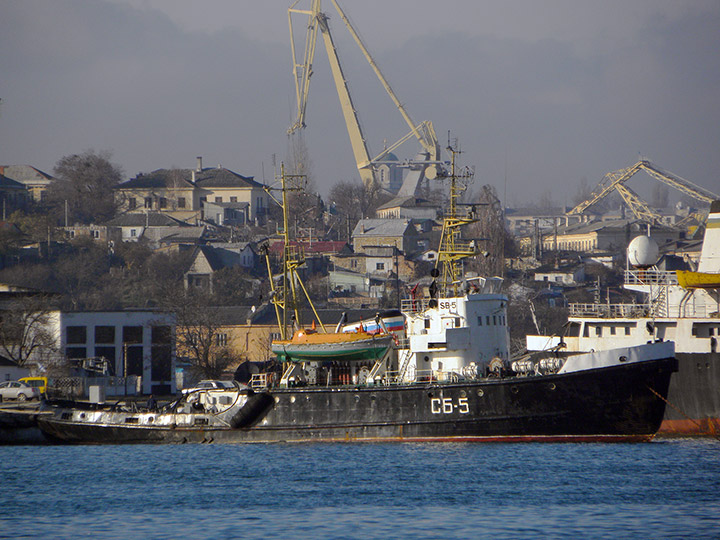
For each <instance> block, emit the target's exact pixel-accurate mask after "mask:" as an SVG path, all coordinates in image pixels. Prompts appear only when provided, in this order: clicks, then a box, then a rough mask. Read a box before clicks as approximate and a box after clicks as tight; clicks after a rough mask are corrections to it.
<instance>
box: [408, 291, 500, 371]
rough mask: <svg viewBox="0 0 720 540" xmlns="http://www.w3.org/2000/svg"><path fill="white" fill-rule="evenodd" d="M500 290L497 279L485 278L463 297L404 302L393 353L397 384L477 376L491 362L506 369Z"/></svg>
mask: <svg viewBox="0 0 720 540" xmlns="http://www.w3.org/2000/svg"><path fill="white" fill-rule="evenodd" d="M501 286H502V279H501V278H487V279H481V280H480V281H479V282H478V287H477V289H476V290H473V291H472V292H468V293H467V294H464V295H462V296H456V297H439V298H437V299H432V300H429V299H422V300H403V306H402V307H403V309H402V311H403V314H404V315H405V320H406V324H407V339H406V340H404V341H403V342H402V343H401V346H400V347H399V348H398V367H399V379H400V380H404V381H413V380H418V379H424V378H427V379H438V380H447V379H449V378H460V377H476V376H477V375H478V374H482V372H483V370H484V369H485V368H486V367H487V366H488V365H489V364H490V362H491V361H492V360H493V359H495V358H497V359H499V360H500V361H502V363H503V364H505V363H506V362H507V360H508V358H509V356H508V355H509V349H510V340H509V333H508V327H507V297H506V296H505V295H504V294H502V293H501V292H500V289H501Z"/></svg>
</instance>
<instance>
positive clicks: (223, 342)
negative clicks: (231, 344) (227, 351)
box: [215, 334, 227, 347]
mask: <svg viewBox="0 0 720 540" xmlns="http://www.w3.org/2000/svg"><path fill="white" fill-rule="evenodd" d="M215 345H217V346H218V347H225V346H227V334H217V335H216V336H215Z"/></svg>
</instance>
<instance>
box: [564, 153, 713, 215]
mask: <svg viewBox="0 0 720 540" xmlns="http://www.w3.org/2000/svg"><path fill="white" fill-rule="evenodd" d="M641 170H642V171H645V172H647V173H648V174H649V175H650V176H651V177H653V178H655V179H656V180H660V181H661V182H663V183H665V184H667V185H668V186H670V187H673V188H675V189H677V190H678V191H681V192H682V193H685V194H686V195H690V196H691V197H693V198H695V199H697V200H699V201H702V202H706V203H711V202H712V201H714V200H716V199H718V198H720V196H718V195H716V194H715V193H713V192H712V191H710V190H708V189H705V188H703V187H700V186H698V185H697V184H694V183H692V182H690V181H689V180H685V179H684V178H681V177H679V176H677V175H674V174H672V173H669V172H667V171H664V170H662V169H661V168H660V167H658V166H657V165H655V164H653V163H652V162H650V161H648V160H641V161H638V162H637V163H636V164H635V165H633V166H632V167H628V168H626V169H620V170H618V171H614V172H610V173H608V174H606V175H605V176H604V177H603V179H602V180H601V181H600V182H599V183H598V185H597V186H596V187H595V189H594V190H593V192H592V195H591V196H590V197H589V198H588V199H587V200H585V201H583V202H581V203H580V204H578V205H577V206H576V207H575V208H573V209H572V210H570V211H569V212H568V213H567V215H573V214H582V213H583V212H584V211H585V210H587V209H588V208H590V207H591V206H592V205H593V204H595V203H597V202H598V201H600V200H601V199H603V198H605V197H606V196H607V195H609V194H610V193H612V192H613V191H617V192H618V193H619V194H620V196H621V197H622V198H623V200H624V201H625V204H627V206H628V207H629V208H630V210H631V211H632V212H633V214H635V217H637V218H638V219H641V220H643V221H647V222H649V223H653V222H655V223H659V222H660V215H659V214H658V213H657V212H655V211H653V210H652V209H651V208H650V207H649V206H648V204H647V203H646V202H645V201H643V200H642V199H641V198H640V196H639V195H638V194H637V193H635V192H634V191H633V190H631V189H630V188H629V187H628V186H627V185H625V182H627V181H628V180H629V179H630V178H631V177H633V176H634V175H635V174H636V173H638V172H639V171H641Z"/></svg>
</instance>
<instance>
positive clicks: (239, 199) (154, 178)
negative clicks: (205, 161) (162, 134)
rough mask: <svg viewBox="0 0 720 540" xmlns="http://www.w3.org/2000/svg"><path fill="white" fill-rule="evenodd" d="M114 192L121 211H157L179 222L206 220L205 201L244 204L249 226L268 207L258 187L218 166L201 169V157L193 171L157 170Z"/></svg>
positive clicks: (249, 178) (251, 180)
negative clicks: (204, 212)
mask: <svg viewBox="0 0 720 540" xmlns="http://www.w3.org/2000/svg"><path fill="white" fill-rule="evenodd" d="M115 192H116V198H117V201H118V204H119V205H120V209H121V211H124V212H146V211H157V212H162V213H166V214H170V215H172V216H173V217H175V218H177V219H178V220H181V221H195V220H200V219H207V218H208V216H205V215H204V214H203V203H205V202H206V201H208V202H212V203H218V204H222V203H232V204H238V203H239V204H241V205H242V204H243V203H245V204H247V205H248V206H247V210H246V211H245V218H244V219H246V221H250V222H254V221H255V220H256V219H259V218H262V217H263V216H265V214H266V213H267V209H268V207H269V199H268V195H267V193H266V192H265V190H264V189H263V185H262V184H259V183H258V182H256V181H255V180H254V179H253V178H252V177H249V176H242V175H240V174H238V173H235V172H233V171H230V170H228V169H225V168H223V167H220V166H218V167H216V168H205V167H203V165H202V157H198V158H197V166H196V167H195V169H158V170H156V171H153V172H151V173H147V174H138V175H137V176H136V177H135V178H133V179H131V180H128V181H127V182H123V183H122V184H120V185H119V186H117V187H116V188H115ZM238 208H241V207H238ZM210 217H212V218H213V219H216V217H217V216H216V215H213V216H210Z"/></svg>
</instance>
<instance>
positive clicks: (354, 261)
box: [350, 259, 357, 268]
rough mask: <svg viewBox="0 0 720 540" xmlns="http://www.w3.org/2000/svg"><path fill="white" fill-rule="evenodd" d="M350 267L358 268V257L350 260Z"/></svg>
mask: <svg viewBox="0 0 720 540" xmlns="http://www.w3.org/2000/svg"><path fill="white" fill-rule="evenodd" d="M350 268H357V260H356V259H353V260H352V261H351V262H350Z"/></svg>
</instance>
